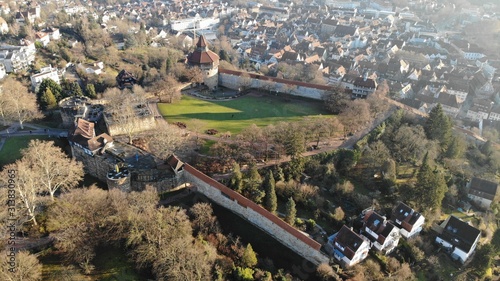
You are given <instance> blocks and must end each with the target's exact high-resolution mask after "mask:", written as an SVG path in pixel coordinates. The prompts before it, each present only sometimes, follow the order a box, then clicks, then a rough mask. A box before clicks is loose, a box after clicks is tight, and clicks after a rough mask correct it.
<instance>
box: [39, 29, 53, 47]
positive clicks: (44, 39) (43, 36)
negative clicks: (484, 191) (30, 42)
mask: <svg viewBox="0 0 500 281" xmlns="http://www.w3.org/2000/svg"><path fill="white" fill-rule="evenodd" d="M35 38H36V42H40V43H42V45H43V46H44V47H46V46H47V45H48V44H49V43H50V36H49V34H48V33H45V32H41V31H39V32H37V33H35Z"/></svg>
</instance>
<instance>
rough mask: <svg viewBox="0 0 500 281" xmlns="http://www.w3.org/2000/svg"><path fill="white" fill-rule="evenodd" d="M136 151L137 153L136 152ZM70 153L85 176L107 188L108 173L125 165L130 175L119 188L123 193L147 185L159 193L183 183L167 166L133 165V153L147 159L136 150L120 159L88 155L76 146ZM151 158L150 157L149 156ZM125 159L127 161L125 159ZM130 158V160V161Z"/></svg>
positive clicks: (106, 153)
mask: <svg viewBox="0 0 500 281" xmlns="http://www.w3.org/2000/svg"><path fill="white" fill-rule="evenodd" d="M120 145H122V146H126V147H129V148H130V149H131V150H134V148H133V147H132V146H129V145H126V144H120ZM136 151H137V152H136ZM71 153H72V155H73V158H75V159H76V160H78V161H81V162H82V163H83V167H84V170H85V172H86V173H87V174H90V175H91V176H93V177H96V178H98V179H99V180H100V181H102V182H107V183H108V187H109V188H112V186H109V179H108V173H109V172H110V171H112V170H115V169H116V167H117V165H125V167H127V169H128V171H129V173H130V175H129V177H130V179H129V183H130V184H128V186H127V185H122V186H120V189H122V190H123V191H141V190H144V189H145V188H146V186H147V185H149V186H152V187H154V188H156V190H157V191H158V192H159V193H161V192H165V191H168V190H170V189H172V188H174V187H177V186H179V185H181V184H182V183H183V181H182V174H181V173H178V172H176V171H172V169H171V167H169V166H168V165H163V166H160V167H159V166H157V165H155V164H154V163H152V161H154V160H153V159H146V160H142V159H141V160H139V161H141V162H145V161H147V162H149V163H151V164H149V165H144V164H141V165H139V164H137V165H134V164H135V163H134V162H135V160H133V158H134V157H135V155H134V154H133V153H139V154H140V155H141V158H146V157H149V156H150V155H148V154H147V153H143V152H141V151H140V150H139V149H136V148H135V150H134V151H133V152H129V153H128V154H131V156H129V157H120V156H117V155H113V154H110V153H108V152H105V153H96V154H93V155H92V154H90V153H89V152H88V151H86V150H85V149H83V148H81V147H78V146H77V145H71ZM151 157H152V156H151ZM125 158H127V159H125ZM130 158H132V160H130Z"/></svg>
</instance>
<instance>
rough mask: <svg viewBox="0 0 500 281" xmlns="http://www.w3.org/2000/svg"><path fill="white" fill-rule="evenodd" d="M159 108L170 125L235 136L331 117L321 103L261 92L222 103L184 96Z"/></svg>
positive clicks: (221, 101)
mask: <svg viewBox="0 0 500 281" xmlns="http://www.w3.org/2000/svg"><path fill="white" fill-rule="evenodd" d="M158 108H159V110H160V113H161V115H162V116H163V117H164V118H165V119H166V120H167V121H168V122H169V123H171V124H173V123H176V122H182V123H185V124H186V125H187V128H188V130H193V129H194V127H199V128H196V129H197V130H198V131H200V132H204V131H205V130H207V129H216V130H218V131H219V132H221V133H223V132H227V131H229V132H231V133H232V134H237V133H239V132H240V131H241V130H243V129H244V128H246V127H248V126H250V125H252V124H256V125H257V126H259V127H263V126H267V125H270V124H275V123H277V122H280V121H285V122H293V121H299V120H301V119H302V118H303V117H305V116H325V117H327V116H329V113H328V112H327V111H326V110H325V109H324V107H323V103H322V102H321V101H313V100H308V99H303V98H295V97H290V96H286V97H284V96H274V95H269V94H259V93H250V94H247V95H245V96H242V97H238V98H234V99H228V100H219V101H215V100H206V99H198V98H195V97H192V96H188V95H183V96H182V98H181V101H180V102H177V103H173V104H165V103H163V104H158ZM195 120H198V121H195ZM195 122H197V123H198V124H194V123H195Z"/></svg>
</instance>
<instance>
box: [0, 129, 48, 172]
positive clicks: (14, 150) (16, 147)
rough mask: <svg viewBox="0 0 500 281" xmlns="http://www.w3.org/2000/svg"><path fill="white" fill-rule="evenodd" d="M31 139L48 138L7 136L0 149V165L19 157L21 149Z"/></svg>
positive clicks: (43, 137)
mask: <svg viewBox="0 0 500 281" xmlns="http://www.w3.org/2000/svg"><path fill="white" fill-rule="evenodd" d="M32 139H40V140H50V138H49V137H48V136H19V137H11V138H8V139H7V140H6V141H5V144H4V146H3V148H2V150H0V166H5V165H7V164H10V163H14V162H15V161H16V160H17V159H19V158H21V149H23V148H26V147H28V144H29V142H30V141H31V140H32Z"/></svg>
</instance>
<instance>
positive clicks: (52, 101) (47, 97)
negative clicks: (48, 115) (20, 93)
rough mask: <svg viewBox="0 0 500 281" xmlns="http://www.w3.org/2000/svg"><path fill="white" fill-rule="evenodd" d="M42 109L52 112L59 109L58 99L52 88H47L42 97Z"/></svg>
mask: <svg viewBox="0 0 500 281" xmlns="http://www.w3.org/2000/svg"><path fill="white" fill-rule="evenodd" d="M40 107H41V108H42V109H43V110H52V109H54V108H56V107H57V102H56V98H55V97H54V94H53V93H52V91H51V90H50V88H47V89H46V90H45V93H43V94H42V96H41V97H40Z"/></svg>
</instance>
